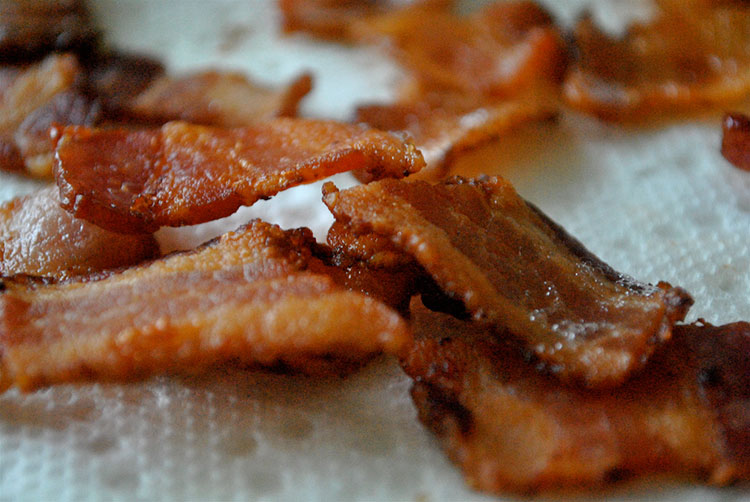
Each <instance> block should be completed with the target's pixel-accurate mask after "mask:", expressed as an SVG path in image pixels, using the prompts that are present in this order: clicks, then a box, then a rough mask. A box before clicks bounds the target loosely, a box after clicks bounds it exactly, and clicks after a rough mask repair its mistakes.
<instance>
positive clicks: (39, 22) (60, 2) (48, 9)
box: [0, 0, 96, 61]
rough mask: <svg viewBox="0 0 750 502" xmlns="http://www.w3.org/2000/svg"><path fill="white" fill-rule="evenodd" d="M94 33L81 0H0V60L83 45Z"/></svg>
mask: <svg viewBox="0 0 750 502" xmlns="http://www.w3.org/2000/svg"><path fill="white" fill-rule="evenodd" d="M95 36H96V32H95V31H94V29H93V27H92V26H91V23H90V19H89V15H88V12H87V11H86V8H85V5H84V3H83V2H82V1H81V0H0V60H3V61H29V60H31V59H32V58H36V57H40V56H44V55H45V54H47V53H49V52H52V51H66V50H74V49H85V48H88V47H89V46H91V45H92V42H93V41H94V39H95Z"/></svg>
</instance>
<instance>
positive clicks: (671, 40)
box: [564, 0, 750, 120]
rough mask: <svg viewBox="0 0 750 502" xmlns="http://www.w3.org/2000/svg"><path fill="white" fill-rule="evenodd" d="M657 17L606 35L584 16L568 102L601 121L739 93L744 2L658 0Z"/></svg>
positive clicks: (746, 19)
mask: <svg viewBox="0 0 750 502" xmlns="http://www.w3.org/2000/svg"><path fill="white" fill-rule="evenodd" d="M659 5H660V7H661V10H660V13H659V14H658V15H657V17H656V18H655V19H654V20H652V21H650V22H648V23H637V24H634V25H632V26H631V27H630V28H629V30H628V31H627V33H626V34H625V36H624V37H622V38H617V39H616V38H612V37H610V36H609V35H607V34H605V33H603V32H602V31H601V30H600V29H599V28H597V27H596V26H595V24H594V22H593V21H592V20H591V19H590V18H588V17H587V18H584V19H583V20H581V21H580V22H579V23H578V25H577V27H576V29H575V47H576V51H577V54H578V57H577V61H576V62H575V64H574V65H573V67H572V69H571V71H570V72H569V74H568V76H567V78H566V80H565V84H564V95H565V98H566V100H567V102H568V103H569V104H570V105H571V106H573V107H575V108H578V109H580V110H582V111H584V112H586V113H591V114H594V115H596V116H598V117H600V118H603V119H607V120H637V119H642V118H646V117H651V116H654V115H656V114H662V113H664V112H676V111H681V110H690V109H695V108H698V107H705V106H706V105H715V104H721V103H728V102H732V101H736V100H738V99H742V98H744V97H745V96H746V95H747V93H748V91H749V90H750V48H748V44H747V41H748V40H750V8H749V7H748V4H747V2H742V1H740V0H734V1H721V2H706V1H704V0H698V1H691V2H689V3H688V4H687V5H686V3H685V2H673V1H666V0H662V1H661V2H659Z"/></svg>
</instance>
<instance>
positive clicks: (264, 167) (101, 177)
mask: <svg viewBox="0 0 750 502" xmlns="http://www.w3.org/2000/svg"><path fill="white" fill-rule="evenodd" d="M423 165H424V160H423V159H422V156H421V154H420V153H419V152H418V151H417V150H416V149H415V148H414V147H413V146H412V145H410V144H405V143H403V142H402V141H400V140H398V139H397V138H396V137H394V136H391V135H389V134H387V133H382V132H379V131H376V130H373V129H366V128H362V127H358V126H352V125H346V124H340V123H336V122H329V121H315V120H302V119H284V118H281V119H275V120H272V121H268V122H265V123H263V124H259V125H256V126H250V127H246V128H238V129H223V128H211V127H203V126H196V125H190V124H186V123H183V122H170V123H168V124H165V125H164V126H163V127H162V128H161V129H156V130H140V131H125V130H91V129H86V128H80V127H67V128H63V129H62V130H61V131H59V132H58V141H57V150H56V177H57V183H58V186H59V187H60V191H61V199H62V205H63V207H64V208H66V209H67V210H69V211H71V212H72V213H73V214H74V215H75V216H76V217H79V218H83V219H86V220H89V221H91V222H93V223H96V224H97V225H99V226H101V227H103V228H107V229H110V230H114V231H119V232H124V233H127V232H133V233H135V232H148V231H153V230H156V229H157V228H158V227H159V226H162V225H165V226H179V225H187V224H195V223H202V222H205V221H209V220H213V219H216V218H220V217H222V216H228V215H229V214H231V213H232V212H234V211H235V210H236V209H237V208H238V207H240V206H241V205H250V204H252V203H253V202H255V201H257V200H258V199H261V198H268V197H271V196H273V195H275V194H276V193H278V192H279V191H281V190H284V189H286V188H289V187H292V186H295V185H299V184H303V183H309V182H312V181H315V180H319V179H322V178H325V177H326V176H330V175H332V174H335V173H340V172H345V171H350V170H353V169H363V170H365V171H368V172H370V173H371V174H372V175H373V176H374V177H384V176H394V177H399V176H405V175H407V174H409V173H411V172H415V171H418V170H419V169H420V168H421V167H422V166H423Z"/></svg>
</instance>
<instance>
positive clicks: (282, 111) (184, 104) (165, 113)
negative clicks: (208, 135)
mask: <svg viewBox="0 0 750 502" xmlns="http://www.w3.org/2000/svg"><path fill="white" fill-rule="evenodd" d="M310 89H312V76H311V75H310V74H307V73H306V74H302V75H300V76H299V77H297V78H296V79H295V80H294V81H292V82H290V83H289V84H288V85H286V86H282V87H280V88H278V89H276V88H271V87H266V86H262V85H259V84H257V83H255V82H252V81H250V80H249V79H248V78H247V77H246V76H245V75H243V74H240V73H236V72H220V71H213V70H209V71H203V72H200V73H196V74H193V75H187V76H185V77H179V78H175V77H167V76H165V77H162V78H160V79H158V80H156V81H155V82H153V83H152V84H151V85H150V86H149V87H148V88H147V89H145V90H144V91H143V92H142V93H141V94H140V95H139V96H137V97H136V98H135V99H134V100H133V102H132V103H131V104H130V105H129V106H128V111H129V113H130V114H132V115H134V116H135V117H137V118H139V119H141V120H144V121H149V122H156V123H159V124H163V123H165V122H168V121H170V120H184V121H186V122H192V123H195V124H203V125H214V126H222V127H241V126H246V125H251V124H255V123H258V122H262V121H264V120H268V119H272V118H275V117H293V116H295V115H296V114H297V105H298V104H299V102H300V100H301V99H302V98H303V97H304V96H305V95H306V94H307V93H308V92H310Z"/></svg>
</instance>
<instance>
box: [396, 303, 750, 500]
mask: <svg viewBox="0 0 750 502" xmlns="http://www.w3.org/2000/svg"><path fill="white" fill-rule="evenodd" d="M412 315H413V321H412V324H413V329H414V338H415V342H414V344H413V346H412V347H411V348H410V350H409V351H408V352H409V353H408V356H407V357H406V358H405V359H404V360H403V367H404V369H405V370H406V372H407V373H408V374H409V375H410V376H411V377H412V378H414V380H415V383H414V386H413V388H412V397H413V398H414V402H415V404H416V406H417V408H418V410H419V418H420V420H421V421H422V422H423V423H424V424H425V425H426V426H427V427H428V428H429V429H430V430H431V431H432V432H434V433H435V434H436V435H437V436H438V438H439V439H440V441H441V443H442V445H443V448H444V449H445V450H446V452H447V453H448V455H449V456H450V458H451V459H452V460H453V461H454V462H455V463H456V464H458V465H459V466H460V468H461V469H462V470H463V473H464V476H465V478H466V481H467V482H468V483H469V484H470V485H471V486H472V487H474V488H476V489H479V490H482V491H487V492H492V493H497V494H500V493H504V492H507V491H508V490H513V491H518V492H533V491H538V490H545V489H555V488H570V487H573V486H584V485H587V486H591V485H604V484H607V483H610V482H613V481H616V480H618V479H620V478H622V477H626V476H632V475H636V476H641V475H652V474H670V475H673V476H679V477H690V478H697V479H701V480H708V481H710V482H711V483H718V484H725V483H729V482H731V481H733V480H736V479H744V480H747V479H750V446H749V445H750V408H748V406H747V403H748V399H750V373H748V371H747V369H748V368H749V367H750V324H748V323H736V324H730V325H726V326H721V327H713V326H676V327H675V332H674V337H673V339H672V340H670V341H669V342H668V343H667V344H666V345H665V346H663V347H661V348H660V350H659V352H658V353H656V354H654V355H653V357H652V358H651V360H650V361H649V362H648V364H647V365H646V366H645V368H644V369H643V370H642V371H641V372H639V373H637V374H636V375H634V376H633V377H632V378H631V379H630V380H628V381H627V382H625V383H624V384H623V385H622V386H620V387H618V388H616V389H610V390H606V391H593V390H584V389H580V388H576V387H567V386H565V385H563V384H561V383H560V382H559V381H558V380H557V379H556V378H555V377H553V376H551V375H543V374H541V373H539V372H538V371H537V370H536V369H535V368H534V366H533V365H532V364H530V363H529V362H528V361H527V360H525V359H524V358H523V356H522V354H520V353H519V352H518V351H517V349H516V348H515V347H513V346H511V345H509V344H507V343H504V341H503V340H502V337H501V336H498V333H497V332H496V331H494V330H493V329H492V327H490V326H489V325H487V324H481V323H477V322H470V321H459V320H457V319H455V318H453V317H450V316H448V315H445V314H439V313H435V312H430V311H428V310H426V309H424V307H421V308H420V309H418V310H417V311H416V312H412Z"/></svg>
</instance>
